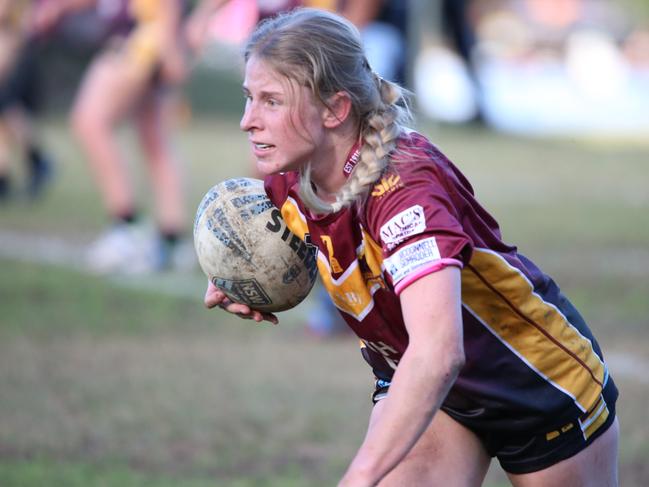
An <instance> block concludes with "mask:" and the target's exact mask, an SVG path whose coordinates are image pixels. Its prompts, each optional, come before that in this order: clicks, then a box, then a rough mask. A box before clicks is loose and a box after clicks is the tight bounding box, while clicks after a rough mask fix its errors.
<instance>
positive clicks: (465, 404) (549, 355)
mask: <svg viewBox="0 0 649 487" xmlns="http://www.w3.org/2000/svg"><path fill="white" fill-rule="evenodd" d="M395 154H396V155H395V156H394V158H393V161H394V164H393V165H392V166H391V167H390V168H389V169H388V170H387V171H386V172H385V173H384V174H383V176H382V177H381V179H380V180H379V181H378V182H377V183H376V184H375V185H374V187H373V188H372V189H371V191H370V194H369V195H368V197H367V200H366V201H365V203H364V205H363V211H362V212H358V211H357V210H356V209H354V208H352V209H343V210H341V211H339V212H337V213H334V214H330V215H325V216H319V215H314V214H313V213H311V212H310V211H309V210H308V209H306V207H305V206H304V205H303V203H302V202H301V201H300V199H299V196H298V175H297V174H296V173H285V174H280V175H273V176H270V177H268V178H266V191H267V193H268V195H269V197H270V198H271V200H272V201H273V203H274V204H275V205H276V206H277V207H278V208H280V210H281V212H282V216H283V217H284V219H285V221H286V223H287V225H288V226H289V227H290V229H291V230H292V231H293V232H294V233H296V234H297V235H300V236H301V237H303V238H305V237H306V236H307V234H308V235H310V239H311V242H312V243H313V244H315V245H317V246H318V248H319V255H318V269H319V272H320V275H321V277H322V280H323V283H324V286H325V287H326V289H327V290H328V292H329V294H330V295H331V298H332V300H333V302H334V304H335V305H336V307H337V308H338V309H339V310H340V312H341V313H342V315H343V317H344V318H345V320H346V322H347V323H348V324H349V326H350V327H351V328H352V329H353V330H354V332H355V333H356V334H357V335H358V337H359V338H360V339H361V344H362V351H363V356H364V357H365V359H366V360H367V362H368V363H369V364H370V365H371V367H372V369H373V371H374V374H375V376H376V377H377V378H378V379H381V380H383V381H388V382H389V381H390V380H391V378H392V374H393V373H394V370H395V369H396V367H397V365H398V364H399V360H400V359H401V356H402V355H403V353H404V351H405V350H406V347H407V346H408V333H407V330H406V327H405V324H404V321H403V316H402V313H401V305H400V301H399V293H400V292H401V291H402V290H403V289H404V288H405V287H407V286H408V285H409V284H411V283H412V282H414V281H416V280H417V279H419V278H421V277H422V276H425V275H427V274H429V273H432V272H435V271H437V270H439V269H441V268H443V267H445V266H448V265H453V266H458V267H460V268H462V314H463V327H464V341H465V343H464V348H465V354H466V365H465V366H464V368H463V369H462V370H461V372H460V374H459V377H458V378H457V380H456V382H455V384H454V386H453V387H452V389H451V391H450V392H449V394H448V396H447V398H446V399H445V401H444V404H443V409H444V410H445V411H446V412H448V413H449V414H450V415H451V416H453V417H455V418H456V419H458V420H459V421H461V422H463V423H464V424H466V425H468V426H475V427H480V428H487V430H491V431H498V430H502V429H503V428H505V429H509V430H510V431H512V430H514V431H515V430H516V429H519V428H531V429H536V428H544V427H547V426H552V425H554V424H557V425H561V424H565V422H566V421H567V420H568V419H569V418H574V417H576V416H581V417H582V418H583V424H582V429H583V431H584V436H587V435H589V434H590V432H591V431H594V429H593V428H595V426H599V425H600V424H601V423H602V422H603V421H604V420H605V419H606V417H607V416H608V410H607V409H606V403H605V402H603V401H601V396H602V392H603V390H604V389H605V388H607V391H608V392H609V394H608V395H607V396H608V397H609V398H613V399H612V400H614V398H615V397H616V396H617V391H616V390H615V385H614V384H613V381H612V380H611V379H610V378H609V374H608V369H607V366H606V364H605V363H604V360H603V358H602V354H601V351H600V349H599V346H598V344H597V342H596V341H595V339H594V338H593V336H592V334H591V332H590V330H589V329H588V327H587V326H586V324H585V323H584V322H583V320H582V319H581V317H580V316H579V314H578V313H577V311H576V310H575V309H574V308H573V307H572V306H571V305H570V303H569V302H568V300H567V299H566V298H565V297H564V296H563V295H562V294H561V293H560V291H559V289H558V287H557V286H556V284H555V283H554V282H553V281H552V280H551V279H550V278H549V277H548V276H546V275H545V274H543V273H542V272H541V271H540V270H539V269H538V268H537V267H536V266H535V265H534V264H533V263H532V262H530V261H529V260H528V259H526V258H525V257H523V256H522V255H520V254H519V253H518V252H517V249H516V248H515V247H512V246H510V245H506V244H505V243H503V241H502V239H501V234H500V230H499V228H498V224H497V223H496V221H495V220H494V219H493V218H492V217H491V216H490V215H489V214H488V213H487V212H486V211H485V210H484V209H483V208H482V207H481V206H480V204H479V203H478V202H477V201H476V199H475V197H474V194H473V190H472V188H471V185H470V184H469V182H468V181H467V180H466V178H465V177H464V176H463V175H462V174H461V173H460V171H459V170H458V169H457V168H456V167H455V166H454V165H453V164H452V163H451V162H450V161H449V160H448V159H447V158H446V157H445V156H444V155H443V154H442V153H441V152H440V151H439V150H438V149H437V148H436V147H435V146H434V145H433V144H431V143H430V142H429V141H428V140H427V139H426V138H425V137H423V136H422V135H420V134H417V133H414V132H411V133H408V134H405V135H403V136H402V137H401V138H400V139H399V142H398V145H397V151H396V152H395ZM357 157H358V153H357V152H355V150H352V154H350V157H349V160H348V162H347V164H346V165H345V171H346V172H350V171H351V170H352V169H353V165H354V162H355V160H356V158H357ZM548 418H549V419H548ZM589 428H590V429H589ZM595 429H596V428H595Z"/></svg>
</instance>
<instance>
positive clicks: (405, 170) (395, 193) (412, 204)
mask: <svg viewBox="0 0 649 487" xmlns="http://www.w3.org/2000/svg"><path fill="white" fill-rule="evenodd" d="M425 155H426V157H424V156H423V155H422V157H419V158H416V159H412V158H410V159H409V160H408V161H404V162H403V163H400V164H397V165H395V166H394V168H393V169H390V170H389V171H388V172H387V173H386V174H385V175H384V176H383V177H382V178H381V180H380V181H379V182H378V183H377V184H376V185H375V186H374V188H373V189H372V191H371V193H370V195H369V197H368V198H369V201H368V204H367V207H366V213H365V217H366V224H367V225H368V230H369V233H370V235H371V236H372V238H373V239H374V241H375V242H377V243H378V244H379V245H380V246H381V249H382V253H383V265H384V270H385V273H386V274H387V275H386V277H387V278H388V280H389V281H391V284H392V286H393V288H394V290H395V292H396V293H397V294H400V293H401V292H402V291H403V289H405V288H406V287H407V286H408V285H410V284H411V283H413V282H415V281H416V280H417V279H419V278H421V277H423V276H425V275H428V274H430V273H432V272H435V271H437V270H440V269H442V268H444V267H446V266H449V265H453V266H457V267H460V268H461V267H463V266H464V264H466V263H467V262H468V261H469V258H470V256H471V251H472V248H473V243H472V240H471V238H470V237H469V236H468V235H467V234H466V233H465V232H464V231H463V228H462V225H461V223H460V222H461V208H458V206H460V205H458V203H457V201H456V200H454V199H453V196H452V194H451V193H452V192H453V184H454V181H452V180H449V178H452V175H451V174H449V173H446V172H445V171H444V168H443V166H438V165H437V164H436V163H435V161H434V160H433V157H434V156H433V154H432V153H430V154H428V153H427V154H425Z"/></svg>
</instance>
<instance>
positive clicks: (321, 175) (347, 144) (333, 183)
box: [311, 127, 358, 202]
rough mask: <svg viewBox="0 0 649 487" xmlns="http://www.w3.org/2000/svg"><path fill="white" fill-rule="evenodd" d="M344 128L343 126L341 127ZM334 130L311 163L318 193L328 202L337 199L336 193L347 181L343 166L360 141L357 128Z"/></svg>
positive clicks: (312, 175)
mask: <svg viewBox="0 0 649 487" xmlns="http://www.w3.org/2000/svg"><path fill="white" fill-rule="evenodd" d="M341 128H342V127H341ZM346 128H347V130H334V131H332V132H331V133H330V136H329V137H328V138H327V141H326V142H325V144H323V145H322V146H321V148H320V149H319V150H318V154H319V157H318V158H317V159H314V160H313V161H312V163H311V180H312V181H313V183H314V184H315V187H316V191H317V194H318V196H319V197H320V198H322V199H324V200H325V201H328V202H333V201H335V200H336V194H337V193H338V191H339V190H340V188H342V186H343V185H344V184H345V182H346V181H347V177H348V175H346V174H345V172H344V171H343V168H344V167H345V163H346V162H347V158H348V157H349V153H350V151H351V150H352V148H353V147H354V144H356V142H357V141H358V132H357V131H356V130H349V127H346Z"/></svg>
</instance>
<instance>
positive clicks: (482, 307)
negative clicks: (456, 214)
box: [462, 248, 606, 412]
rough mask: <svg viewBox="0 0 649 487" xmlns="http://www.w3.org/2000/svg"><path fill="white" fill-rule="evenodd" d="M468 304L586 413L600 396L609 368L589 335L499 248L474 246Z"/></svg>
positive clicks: (465, 287) (465, 293) (467, 275)
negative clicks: (595, 350) (582, 331)
mask: <svg viewBox="0 0 649 487" xmlns="http://www.w3.org/2000/svg"><path fill="white" fill-rule="evenodd" d="M462 299H463V302H464V304H465V305H466V306H467V307H468V308H469V309H470V311H471V312H472V313H473V314H474V315H475V316H476V318H478V319H479V320H480V321H481V322H482V323H483V324H484V325H486V326H487V327H488V328H489V329H490V330H491V331H492V333H494V334H495V335H496V336H497V337H498V338H499V339H500V340H501V341H502V342H503V343H504V344H505V345H506V346H507V347H508V348H509V349H510V350H512V351H513V352H514V353H515V354H516V355H518V356H519V357H521V358H522V359H523V360H524V361H525V362H526V363H527V364H528V365H529V366H531V367H532V368H533V369H534V370H535V371H536V372H537V373H539V374H540V375H542V376H543V377H544V378H545V379H546V380H547V381H548V382H550V383H551V384H552V385H553V386H554V387H557V388H558V389H560V390H561V391H563V392H565V393H567V394H569V395H570V396H571V397H572V398H573V399H574V400H575V402H576V404H577V406H578V407H580V408H581V409H582V411H584V412H585V411H588V410H589V409H590V408H591V407H592V405H593V404H595V402H597V400H598V399H599V397H600V394H601V392H602V388H603V385H604V382H605V379H606V366H605V365H604V363H603V362H602V361H601V359H600V358H599V357H598V356H597V354H596V353H595V352H594V350H593V347H592V343H591V342H590V340H589V339H587V338H586V337H584V336H583V335H581V333H579V331H578V330H577V329H576V328H575V327H574V326H573V325H572V324H571V323H570V322H568V320H567V319H566V317H565V316H564V315H563V314H562V313H561V312H560V311H559V310H558V309H557V308H556V307H555V306H554V305H552V304H551V303H547V302H545V301H544V300H543V299H542V298H541V296H539V295H538V294H536V293H535V292H534V289H533V287H532V284H531V283H530V281H529V280H528V279H527V278H526V277H525V276H524V275H523V273H522V272H521V271H520V270H518V269H516V268H514V267H513V266H511V265H509V264H508V263H507V261H505V259H504V258H503V257H502V256H500V255H498V254H497V253H495V252H492V251H489V250H486V249H480V248H476V249H475V250H474V253H473V256H472V258H471V261H470V262H469V264H468V265H467V266H465V268H464V269H463V271H462Z"/></svg>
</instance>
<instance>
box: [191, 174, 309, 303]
mask: <svg viewBox="0 0 649 487" xmlns="http://www.w3.org/2000/svg"><path fill="white" fill-rule="evenodd" d="M194 246H195V249H196V254H197V256H198V261H199V264H200V266H201V268H202V269H203V272H204V273H205V274H206V275H207V276H208V277H209V279H210V280H211V281H212V283H213V284H214V285H215V286H217V287H218V288H219V289H222V290H223V291H224V292H225V294H226V295H227V296H228V297H229V298H230V299H232V300H233V301H236V302H239V303H245V304H247V305H249V306H250V307H251V308H254V309H257V310H260V311H283V310H286V309H290V308H292V307H294V306H296V305H297V304H299V303H300V302H301V301H302V300H303V299H304V298H305V297H306V296H307V295H308V293H309V291H310V290H311V288H312V286H313V284H314V282H315V278H316V275H317V264H316V257H317V248H316V247H315V246H314V245H310V244H307V243H306V242H304V241H302V239H300V238H299V237H298V236H297V235H295V234H293V233H292V232H291V231H290V230H289V229H288V227H287V226H286V223H285V222H284V221H283V219H282V217H281V213H280V211H279V210H278V209H277V208H275V206H274V205H273V204H272V202H271V201H270V200H269V199H268V196H267V195H266V193H265V191H264V187H263V182H262V181H259V180H255V179H250V178H237V179H230V180H226V181H223V182H221V183H219V184H217V185H216V186H214V187H213V188H211V189H210V190H209V191H208V192H207V193H206V195H205V196H204V197H203V199H202V201H201V203H200V204H199V206H198V210H197V212H196V218H195V220H194Z"/></svg>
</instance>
